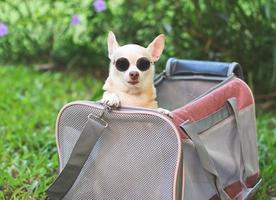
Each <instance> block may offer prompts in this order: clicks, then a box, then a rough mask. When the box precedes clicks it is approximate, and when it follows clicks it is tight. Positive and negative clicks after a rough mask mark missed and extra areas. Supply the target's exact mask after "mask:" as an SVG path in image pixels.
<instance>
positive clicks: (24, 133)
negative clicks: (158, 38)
mask: <svg viewBox="0 0 276 200" xmlns="http://www.w3.org/2000/svg"><path fill="white" fill-rule="evenodd" d="M0 77H1V80H0V101H1V104H0V157H1V162H0V199H32V200H33V199H39V200H40V199H45V194H44V191H45V189H46V188H47V187H48V186H49V184H50V183H51V182H52V181H53V180H54V177H55V175H56V169H57V167H58V160H57V154H56V144H55V136H54V128H55V127H54V126H55V120H56V116H57V113H58V111H59V109H60V108H61V107H62V106H63V105H64V104H65V103H66V102H70V101H73V100H79V99H88V100H95V99H98V98H99V97H100V96H101V92H102V91H101V86H102V82H101V81H96V80H94V79H92V78H91V77H92V75H91V76H90V75H89V74H88V75H82V76H80V74H79V73H77V72H70V73H69V72H39V71H36V70H34V69H32V68H31V67H29V68H27V67H20V66H19V67H0ZM257 127H258V141H259V142H258V143H259V157H260V167H261V174H262V177H263V179H264V181H263V184H262V188H261V190H260V191H259V192H258V195H257V197H256V199H267V198H268V197H267V196H266V190H267V188H268V187H269V186H274V188H275V182H276V180H275V169H276V162H275V158H276V152H275V148H276V116H275V115H272V114H269V113H258V119H257ZM272 174H274V175H273V176H272ZM273 179H274V180H273ZM273 184H274V185H273Z"/></svg>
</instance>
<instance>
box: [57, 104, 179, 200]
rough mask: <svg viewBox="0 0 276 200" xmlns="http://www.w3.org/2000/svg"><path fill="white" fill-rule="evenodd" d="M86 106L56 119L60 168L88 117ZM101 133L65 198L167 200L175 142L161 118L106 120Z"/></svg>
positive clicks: (144, 116) (139, 116)
mask: <svg viewBox="0 0 276 200" xmlns="http://www.w3.org/2000/svg"><path fill="white" fill-rule="evenodd" d="M98 112H99V110H97V109H95V108H91V107H89V106H86V105H74V106H71V107H68V108H66V109H65V111H64V112H63V114H62V115H61V118H60V125H59V142H60V146H61V149H60V152H61V155H60V156H61V161H62V162H61V164H62V167H64V165H65V164H66V162H67V161H68V159H69V155H70V153H71V151H72V146H74V144H75V143H76V141H77V139H78V137H79V135H80V133H81V130H82V128H83V127H84V125H85V122H86V119H87V116H88V114H90V113H96V114H98ZM106 121H107V122H108V123H109V126H108V128H107V129H106V130H105V134H104V135H103V137H101V138H100V139H99V141H98V143H97V144H96V145H95V147H94V150H93V151H92V153H91V154H90V156H89V158H88V160H87V162H86V163H85V165H84V167H83V169H82V171H81V173H80V175H79V177H78V178H77V180H76V182H75V184H74V185H73V187H72V188H71V190H70V191H69V192H68V193H67V195H66V196H65V199H76V200H78V199H84V200H85V199H86V200H87V199H172V198H173V197H172V196H173V184H174V174H175V171H176V162H177V155H178V139H177V137H176V133H175V132H174V130H173V128H172V127H171V126H170V125H169V124H168V123H167V122H166V121H164V120H163V119H160V118H159V117H157V116H153V115H149V114H126V113H125V114H123V113H115V112H111V113H108V114H107V115H106Z"/></svg>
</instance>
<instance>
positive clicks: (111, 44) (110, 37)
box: [107, 31, 119, 59]
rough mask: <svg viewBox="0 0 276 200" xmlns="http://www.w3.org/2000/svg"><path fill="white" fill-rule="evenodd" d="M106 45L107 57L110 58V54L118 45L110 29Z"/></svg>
mask: <svg viewBox="0 0 276 200" xmlns="http://www.w3.org/2000/svg"><path fill="white" fill-rule="evenodd" d="M107 46H108V57H109V59H111V57H112V54H113V53H114V51H115V50H116V49H117V48H118V47H119V44H118V42H117V40H116V37H115V35H114V33H113V32H112V31H109V32H108V38H107Z"/></svg>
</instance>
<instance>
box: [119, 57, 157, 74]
mask: <svg viewBox="0 0 276 200" xmlns="http://www.w3.org/2000/svg"><path fill="white" fill-rule="evenodd" d="M151 64H152V62H150V60H149V59H148V58H146V57H141V58H139V59H138V60H137V61H136V67H137V68H138V69H139V70H140V71H147V70H148V69H149V68H150V65H151ZM114 65H115V67H116V69H117V70H118V71H120V72H124V71H126V70H128V68H129V66H130V64H129V61H128V59H126V58H124V57H122V58H118V59H117V60H116V61H114Z"/></svg>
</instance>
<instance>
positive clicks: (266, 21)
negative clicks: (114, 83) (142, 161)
mask: <svg viewBox="0 0 276 200" xmlns="http://www.w3.org/2000/svg"><path fill="white" fill-rule="evenodd" d="M106 4H107V9H106V10H103V11H102V12H96V10H95V8H94V6H93V1H92V0H71V1H60V0H2V1H1V2H0V22H4V23H6V24H7V25H8V27H9V34H8V35H7V36H5V37H1V38H0V58H1V59H0V61H1V62H22V61H24V62H28V63H30V62H32V63H37V62H39V63H41V62H49V61H51V62H55V63H57V64H60V65H66V66H69V67H72V66H82V67H83V66H93V67H95V68H97V69H102V67H107V66H108V59H107V47H106V36H107V32H108V30H113V31H114V32H115V34H116V35H117V38H118V41H119V43H120V44H126V43H129V42H131V43H138V44H141V45H147V44H149V42H150V41H151V40H152V39H153V38H154V37H155V36H156V35H157V34H159V33H164V34H165V35H166V48H165V52H164V54H163V56H162V57H161V60H160V61H159V62H158V63H157V67H158V70H159V71H160V70H161V69H162V68H163V67H164V65H165V61H166V60H167V59H168V57H178V58H185V59H201V60H202V59H203V60H220V61H237V62H239V63H241V64H242V66H243V68H244V71H245V73H246V78H247V81H248V82H249V83H250V85H251V87H253V88H254V89H257V90H262V92H266V90H267V91H268V90H272V89H273V87H275V84H276V43H275V33H276V16H275V10H276V3H275V0H222V1H210V0H205V1H203V0H175V1H168V0H162V1H146V0H141V1H134V0H128V1H127V0H109V1H106ZM74 15H78V17H79V19H80V23H79V24H78V25H75V26H73V25H72V24H71V18H72V16H74ZM274 89H275V88H274Z"/></svg>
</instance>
